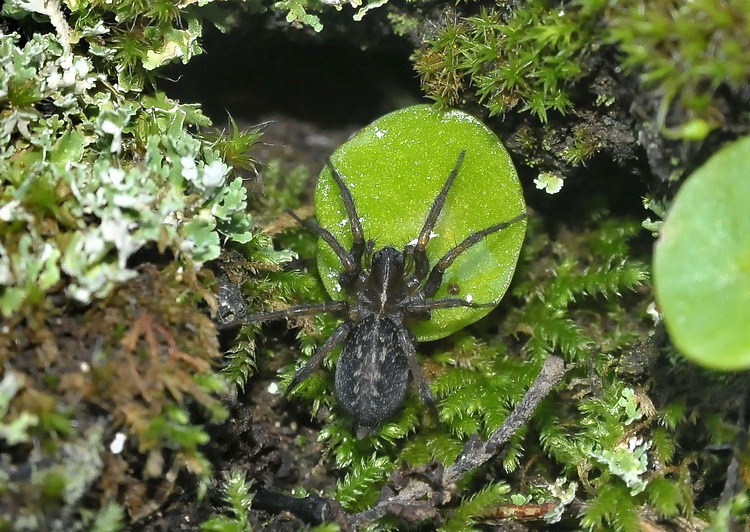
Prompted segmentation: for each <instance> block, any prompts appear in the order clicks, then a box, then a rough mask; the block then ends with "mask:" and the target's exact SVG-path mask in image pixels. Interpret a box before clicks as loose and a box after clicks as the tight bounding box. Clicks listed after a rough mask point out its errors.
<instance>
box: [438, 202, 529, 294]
mask: <svg viewBox="0 0 750 532" xmlns="http://www.w3.org/2000/svg"><path fill="white" fill-rule="evenodd" d="M526 216H528V215H527V214H526V213H525V212H524V213H521V214H519V215H518V216H516V217H515V218H513V219H512V220H509V221H507V222H503V223H499V224H496V225H493V226H490V227H488V228H487V229H482V230H481V231H477V232H476V233H472V234H470V235H469V236H467V237H466V238H464V239H463V240H462V241H461V243H460V244H458V245H457V246H456V247H454V248H453V249H451V250H450V251H448V253H446V254H445V255H443V257H442V258H441V259H440V260H439V261H438V262H437V264H435V267H434V268H432V271H430V275H429V277H427V282H426V283H425V286H424V297H427V298H429V297H432V296H434V295H435V294H436V293H437V291H438V288H440V285H441V284H442V282H443V274H444V273H445V270H447V269H448V267H449V266H450V265H451V264H453V261H455V260H456V259H457V258H458V257H459V256H460V255H461V253H463V252H464V251H466V250H467V249H469V248H470V247H471V246H473V245H474V244H476V243H478V242H480V241H481V240H482V239H483V238H485V237H486V236H488V235H491V234H492V233H497V232H498V231H502V230H503V229H505V228H506V227H508V226H510V225H513V224H514V223H516V222H518V221H520V220H523V219H524V218H526ZM468 306H471V305H468Z"/></svg>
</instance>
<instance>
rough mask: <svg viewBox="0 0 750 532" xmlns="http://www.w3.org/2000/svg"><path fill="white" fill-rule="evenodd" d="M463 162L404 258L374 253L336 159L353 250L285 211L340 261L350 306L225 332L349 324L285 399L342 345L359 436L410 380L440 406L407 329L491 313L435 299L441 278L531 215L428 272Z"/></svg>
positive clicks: (339, 371) (303, 311)
mask: <svg viewBox="0 0 750 532" xmlns="http://www.w3.org/2000/svg"><path fill="white" fill-rule="evenodd" d="M465 155H466V150H462V151H461V153H460V154H459V156H458V160H457V162H456V165H455V166H454V168H453V170H452V171H451V172H450V174H449V175H448V179H447V180H446V181H445V184H444V185H443V187H442V189H441V190H440V193H439V194H438V195H437V197H436V198H435V200H434V201H433V203H432V206H431V207H430V211H429V214H428V215H427V219H426V220H425V222H424V226H423V227H422V230H421V231H420V233H419V236H418V237H417V239H416V240H415V241H413V242H412V243H410V244H408V245H407V246H406V247H405V248H404V250H403V251H399V250H397V249H396V248H393V247H391V246H386V247H383V248H381V249H378V250H377V251H375V250H374V247H375V243H374V241H373V240H366V239H365V236H364V231H363V230H362V224H361V223H360V218H359V215H358V213H357V207H356V205H355V203H354V199H353V198H352V195H351V192H350V190H349V188H348V187H347V185H346V184H345V183H344V181H343V179H342V178H341V175H340V174H339V173H338V171H337V170H336V169H335V168H334V167H333V164H332V163H331V160H330V159H327V161H326V164H327V165H328V167H329V168H330V170H331V174H332V175H333V178H334V180H335V181H336V183H337V185H338V188H339V193H340V195H341V199H342V200H343V203H344V208H345V210H346V215H347V218H348V222H349V227H350V229H351V233H352V237H353V243H352V246H351V248H350V249H348V250H347V249H345V248H344V246H343V245H342V244H341V243H340V242H339V241H338V240H337V239H336V237H334V236H333V235H332V234H331V233H330V232H329V231H328V230H327V229H325V228H323V227H321V226H320V225H318V224H317V223H315V222H312V221H309V220H303V219H301V218H300V217H299V216H297V215H296V214H295V213H294V212H292V211H290V210H289V211H287V212H288V213H289V214H290V215H291V216H292V217H293V218H294V219H295V220H296V221H297V223H299V224H300V225H302V226H303V227H305V228H307V229H308V230H309V231H311V232H313V233H315V234H316V235H317V236H318V237H319V238H320V239H322V240H323V241H324V242H325V243H326V244H327V245H328V246H330V247H331V249H332V250H333V252H334V253H335V254H336V256H337V257H338V259H339V261H340V262H341V266H342V267H343V271H342V272H341V273H340V275H339V284H340V286H341V287H342V289H343V291H344V293H345V294H346V296H347V299H345V300H339V301H327V302H324V303H316V304H302V305H297V306H293V307H290V308H287V309H285V310H278V311H273V312H266V313H261V314H255V315H251V316H245V317H243V318H240V319H238V320H236V321H233V322H231V323H227V324H224V325H223V326H222V328H230V327H235V326H238V325H240V324H245V323H253V322H266V321H273V320H279V319H284V318H294V317H297V316H305V315H311V314H318V313H324V312H330V313H334V314H337V315H339V316H341V317H342V318H343V322H342V323H341V324H340V325H339V326H338V327H337V328H336V329H335V330H334V331H333V333H332V334H331V336H330V337H329V338H328V339H327V340H326V341H325V342H324V343H323V345H322V346H321V347H320V348H319V349H318V351H317V352H316V353H315V354H314V355H313V356H312V357H311V358H310V359H309V360H308V361H307V363H306V364H305V365H304V366H302V368H300V369H299V370H298V371H297V373H296V374H295V375H294V377H293V378H292V380H291V382H290V383H289V386H288V387H287V389H286V392H285V394H284V396H285V397H286V396H287V395H288V394H289V393H290V392H291V391H292V390H293V389H294V388H295V387H296V386H297V385H299V384H300V383H301V382H302V381H304V380H305V379H306V378H307V377H309V376H310V375H311V374H312V372H313V371H315V369H317V368H318V367H319V366H320V364H321V362H322V361H323V359H324V358H325V357H326V355H328V354H329V353H331V352H332V351H333V350H334V349H335V348H336V347H337V346H338V345H340V344H342V343H343V350H342V351H341V356H340V357H339V360H338V364H337V365H336V372H335V391H336V398H337V400H338V403H339V405H340V406H341V408H343V410H344V411H346V413H347V414H349V415H350V416H351V418H352V419H353V422H354V425H355V427H357V432H358V434H360V433H364V434H367V433H369V432H370V431H371V430H372V429H374V428H375V427H377V426H378V425H380V424H381V423H382V422H383V421H385V420H386V419H387V418H389V417H390V416H391V415H392V414H393V413H394V412H395V411H396V410H398V409H399V407H400V406H401V405H402V403H403V401H404V397H405V395H406V388H407V384H408V380H409V374H411V376H412V378H413V379H414V381H415V382H416V385H417V389H418V392H419V396H420V397H421V399H422V401H423V402H424V403H426V404H427V405H434V402H435V398H434V396H433V394H432V392H431V391H430V387H429V385H428V382H427V379H426V378H425V376H424V373H423V372H422V369H421V368H420V366H419V363H418V362H417V358H416V349H415V342H416V339H415V337H414V335H413V333H412V332H411V331H410V330H409V329H408V328H407V326H406V324H407V323H408V322H410V321H419V320H429V319H430V318H431V312H432V311H434V310H438V309H445V308H455V307H473V308H480V307H487V306H493V305H492V304H479V303H472V302H469V301H466V300H465V299H461V298H457V297H456V298H452V297H449V298H442V299H432V298H433V296H434V295H435V294H436V293H437V291H438V288H440V285H441V282H442V279H443V273H444V272H445V270H446V269H447V268H449V267H450V266H451V264H453V262H454V261H455V260H456V258H458V256H459V255H461V254H462V253H463V252H464V251H466V250H467V249H469V248H470V247H471V246H473V245H474V244H476V243H478V242H480V241H481V240H482V239H483V238H485V237H486V236H487V235H490V234H492V233H496V232H498V231H501V230H503V229H505V228H506V227H508V226H510V225H512V224H513V223H515V222H518V221H520V220H522V219H523V218H524V217H525V216H526V213H522V214H519V215H518V216H516V217H514V218H512V219H511V220H509V221H507V222H502V223H498V224H496V225H492V226H490V227H487V228H486V229H482V230H481V231H476V232H474V233H472V234H470V235H469V236H467V237H466V238H464V239H463V240H462V241H461V242H460V243H459V244H457V245H456V246H454V247H453V248H452V249H450V250H449V251H448V252H447V253H445V255H443V257H442V258H441V259H440V260H439V261H438V262H437V263H436V264H435V265H434V266H432V267H430V264H429V260H428V258H427V254H426V251H425V250H426V248H427V245H428V243H429V242H430V238H431V235H432V230H433V228H434V227H435V224H436V222H437V219H438V217H439V215H440V212H441V211H442V208H443V205H444V203H445V199H446V197H447V195H448V191H449V190H450V188H451V185H452V184H453V181H454V180H455V178H456V176H457V175H458V172H459V169H460V167H461V163H462V162H463V160H464V156H465Z"/></svg>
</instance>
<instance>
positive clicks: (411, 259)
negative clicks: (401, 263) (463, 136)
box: [404, 150, 466, 281]
mask: <svg viewBox="0 0 750 532" xmlns="http://www.w3.org/2000/svg"><path fill="white" fill-rule="evenodd" d="M465 155H466V150H461V153H459V154H458V161H456V166H454V167H453V170H451V173H450V174H449V175H448V179H446V181H445V184H444V185H443V188H442V189H441V190H440V193H439V194H438V195H437V197H436V198H435V201H433V202H432V207H430V213H429V214H428V215H427V219H426V220H425V222H424V226H423V227H422V231H420V233H419V236H418V237H417V242H416V243H415V244H414V246H407V248H406V249H405V250H404V256H405V257H406V268H407V270H408V269H409V268H410V267H411V265H412V264H413V265H414V275H415V276H416V278H417V280H419V281H421V280H422V279H424V278H425V276H426V275H427V272H428V271H429V268H430V263H429V261H428V260H427V253H426V252H425V249H427V244H428V243H429V242H430V237H431V236H432V230H433V229H434V228H435V224H436V223H437V219H438V216H440V211H442V210H443V205H445V198H446V197H448V191H449V190H450V188H451V185H453V181H454V180H455V179H456V176H457V175H458V169H459V168H460V167H461V163H462V162H463V161H464V156H465Z"/></svg>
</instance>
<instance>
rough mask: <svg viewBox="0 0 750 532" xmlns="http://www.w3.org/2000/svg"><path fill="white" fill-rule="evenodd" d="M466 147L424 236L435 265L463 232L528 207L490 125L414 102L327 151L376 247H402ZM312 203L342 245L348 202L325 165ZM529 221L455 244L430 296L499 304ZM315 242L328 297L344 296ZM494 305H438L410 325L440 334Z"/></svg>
mask: <svg viewBox="0 0 750 532" xmlns="http://www.w3.org/2000/svg"><path fill="white" fill-rule="evenodd" d="M462 150H466V156H465V158H464V160H463V164H462V165H461V168H460V170H459V172H458V175H457V177H456V180H455V181H454V183H453V186H452V188H451V189H450V191H449V193H448V197H447V200H446V202H445V206H444V207H443V210H442V212H441V214H440V217H439V218H438V221H437V224H436V225H435V228H434V230H433V233H434V237H433V238H432V239H431V240H430V243H429V244H428V246H427V255H428V257H429V260H430V264H431V265H434V264H435V263H436V262H437V261H438V260H439V259H440V258H441V257H442V256H443V255H444V254H445V253H446V252H448V251H449V250H450V249H452V248H453V247H454V246H455V245H456V244H458V243H459V242H461V241H462V240H463V239H464V238H466V237H467V236H468V235H470V234H472V233H474V232H476V231H479V230H482V229H485V228H487V227H490V226H492V225H495V224H498V223H501V222H506V221H509V220H511V219H513V218H514V217H516V216H518V215H519V214H521V213H523V212H525V204H524V199H523V195H522V191H521V186H520V184H519V181H518V177H517V175H516V171H515V168H514V167H513V163H512V162H511V160H510V156H509V155H508V153H507V151H506V150H505V148H504V147H503V145H502V144H501V143H500V141H499V140H498V138H497V137H496V136H495V134H494V133H492V131H490V130H489V129H488V128H487V127H486V126H485V125H484V124H482V123H481V122H480V121H479V120H477V119H476V118H474V117H472V116H471V115H468V114H466V113H463V112H461V111H455V110H448V111H439V110H436V109H434V108H433V107H431V106H428V105H417V106H413V107H409V108H406V109H402V110H400V111H396V112H393V113H390V114H388V115H386V116H384V117H382V118H380V119H378V120H376V121H375V122H373V123H372V124H370V125H369V126H367V127H365V128H364V129H362V130H361V131H360V132H359V133H357V134H356V135H355V136H354V137H353V138H352V139H350V140H349V141H348V142H346V143H345V144H343V145H342V146H341V147H340V148H339V149H337V150H336V151H335V152H334V153H333V155H332V156H331V161H332V163H333V166H334V167H335V168H336V170H337V171H338V172H339V173H340V174H341V176H342V178H343V180H344V182H345V183H346V184H347V185H348V186H349V188H350V189H351V193H352V195H353V197H354V201H355V203H356V206H357V211H358V214H359V216H360V218H361V219H362V226H363V228H364V232H365V238H367V239H374V240H375V249H380V248H383V247H385V246H394V247H396V248H397V249H401V250H402V249H403V248H404V246H406V245H407V244H408V243H410V242H412V241H414V240H415V239H416V238H417V236H418V235H419V232H420V230H421V229H422V226H423V225H424V222H425V219H426V218H427V214H428V212H429V210H430V207H431V205H432V203H433V201H434V200H435V197H436V196H437V195H438V193H439V192H440V190H441V188H442V186H443V184H444V183H445V181H446V179H447V178H448V175H449V174H450V172H451V170H452V169H453V168H454V167H455V166H456V161H457V160H458V157H459V154H460V153H461V151H462ZM315 205H316V211H317V218H318V222H319V223H320V225H321V226H323V227H325V228H327V229H328V230H329V231H331V233H333V234H334V236H336V238H338V239H339V241H340V242H342V244H343V245H344V247H346V248H347V249H348V248H349V247H350V246H351V244H352V236H351V232H350V228H349V224H348V221H347V217H346V211H345V210H344V206H343V202H342V200H341V197H340V196H339V190H338V187H337V186H336V183H335V181H334V180H333V177H332V175H331V173H330V170H329V169H328V168H324V169H323V171H322V172H321V174H320V178H319V180H318V186H317V189H316V192H315ZM525 229H526V221H525V220H521V221H519V222H516V223H514V224H513V225H512V226H510V227H508V228H506V229H503V230H502V231H500V232H498V233H495V234H492V235H489V236H488V237H487V238H485V239H484V240H482V241H481V242H479V243H478V244H476V245H474V246H472V247H471V248H470V249H468V250H467V251H466V252H465V253H463V254H461V255H460V256H459V258H458V259H457V260H456V261H455V262H454V263H453V265H452V266H451V267H450V268H448V270H447V271H446V272H445V276H444V277H443V283H442V286H441V288H440V290H439V291H438V293H437V294H436V296H435V298H446V297H460V298H464V299H467V300H471V301H473V302H475V303H493V304H497V303H498V302H499V301H500V299H501V298H502V296H503V294H504V293H505V290H506V289H507V288H508V284H509V283H510V280H511V277H512V275H513V271H514V269H515V265H516V261H517V259H518V254H519V252H520V249H521V244H522V243H523V237H524V233H525ZM319 249H320V251H319V254H318V267H319V270H320V272H321V277H322V279H323V283H324V284H325V287H326V289H327V290H328V293H329V294H330V295H331V297H333V298H334V299H341V298H342V297H343V295H342V294H341V289H340V286H339V285H338V274H339V272H340V270H341V265H340V263H339V261H338V259H337V257H336V256H335V254H334V253H333V252H332V251H331V249H330V248H329V247H328V246H327V245H325V244H324V243H321V244H320V247H319ZM448 287H450V292H449V291H448ZM490 310H491V308H480V309H469V308H458V309H446V310H440V311H436V312H433V316H432V319H431V320H429V321H423V322H420V323H418V324H416V325H415V326H414V327H413V330H414V332H415V334H416V335H417V337H418V338H419V340H420V341H426V340H434V339H437V338H442V337H444V336H447V335H449V334H451V333H453V332H455V331H457V330H459V329H461V328H462V327H465V326H466V325H468V324H470V323H473V322H475V321H476V320H478V319H480V318H481V317H483V316H484V315H486V314H487V313H488V312H490Z"/></svg>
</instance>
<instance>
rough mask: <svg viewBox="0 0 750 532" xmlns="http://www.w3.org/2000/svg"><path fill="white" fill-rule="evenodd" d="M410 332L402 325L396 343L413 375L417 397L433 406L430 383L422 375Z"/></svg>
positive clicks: (433, 399)
mask: <svg viewBox="0 0 750 532" xmlns="http://www.w3.org/2000/svg"><path fill="white" fill-rule="evenodd" d="M410 334H411V333H409V330H408V329H405V328H403V327H402V328H401V329H400V330H399V331H398V343H399V346H400V347H401V350H402V351H403V352H404V356H406V362H407V364H409V371H410V372H411V375H412V377H414V381H415V382H416V383H417V390H419V397H420V398H421V399H422V402H423V403H425V404H426V405H428V406H430V407H431V408H434V406H435V396H434V395H432V390H430V385H429V384H428V383H427V378H426V377H425V376H424V372H423V371H422V368H421V367H419V362H418V361H417V350H416V349H415V348H414V340H412V338H411V336H410Z"/></svg>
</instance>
